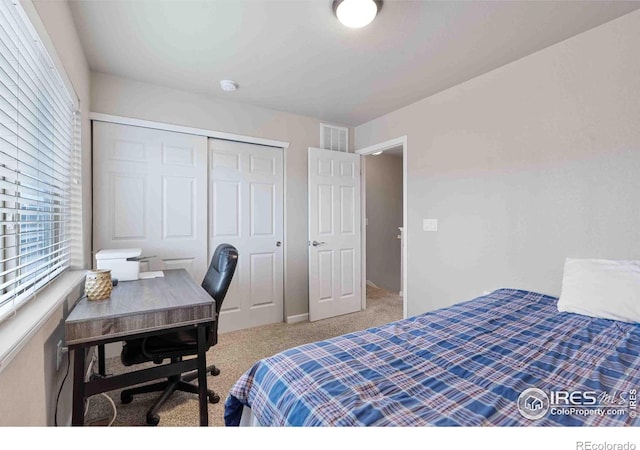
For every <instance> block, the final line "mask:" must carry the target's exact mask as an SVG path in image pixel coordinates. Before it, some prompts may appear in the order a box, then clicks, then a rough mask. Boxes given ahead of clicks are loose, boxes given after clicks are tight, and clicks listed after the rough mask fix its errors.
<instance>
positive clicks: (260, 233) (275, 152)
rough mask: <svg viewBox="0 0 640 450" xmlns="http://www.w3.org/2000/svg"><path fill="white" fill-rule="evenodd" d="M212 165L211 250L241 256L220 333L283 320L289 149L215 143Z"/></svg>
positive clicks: (214, 141) (216, 141)
mask: <svg viewBox="0 0 640 450" xmlns="http://www.w3.org/2000/svg"><path fill="white" fill-rule="evenodd" d="M209 161H210V164H211V173H210V177H209V179H210V190H209V202H210V212H211V217H210V218H209V232H210V236H209V252H210V253H213V252H214V251H215V249H216V247H217V246H218V245H220V244H222V243H229V244H232V245H234V246H235V247H236V248H237V249H238V253H239V257H238V267H237V268H236V273H235V275H234V277H233V281H232V283H231V286H230V288H229V291H228V292H227V295H226V298H225V300H224V303H223V304H222V309H221V313H220V325H219V327H220V330H221V331H231V330H239V329H243V328H249V327H255V326H258V325H266V324H269V323H275V322H282V320H283V316H284V314H283V304H284V301H283V292H284V289H283V285H284V281H283V280H284V239H283V238H284V232H283V231H284V226H283V222H284V208H283V193H284V187H283V186H284V181H283V180H284V167H283V149H281V148H273V147H266V146H262V145H255V144H246V143H241V142H231V141H223V140H218V139H210V140H209Z"/></svg>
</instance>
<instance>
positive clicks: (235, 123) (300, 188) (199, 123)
mask: <svg viewBox="0 0 640 450" xmlns="http://www.w3.org/2000/svg"><path fill="white" fill-rule="evenodd" d="M91 107H92V110H93V111H94V112H99V113H105V114H113V115H118V116H125V117H131V118H136V119H144V120H151V121H157V122H164V123H170V124H175V125H184V126H189V127H194V128H203V129H208V130H214V131H223V132H227V133H235V134H241V135H245V136H253V137H261V138H266V139H274V140H278V141H285V142H289V143H290V146H289V148H288V149H287V150H286V174H285V190H286V194H285V197H286V198H285V201H286V208H287V211H288V213H287V217H286V221H285V227H286V233H287V248H285V252H286V259H287V262H286V265H287V266H286V278H285V287H284V288H285V292H284V296H285V299H284V301H285V306H284V308H285V316H286V317H288V316H295V315H299V314H305V313H307V312H308V283H307V279H308V273H307V272H308V270H307V267H308V256H307V240H308V236H307V235H308V232H307V149H308V147H318V146H319V144H320V121H318V120H317V119H313V118H310V117H303V116H298V115H294V114H288V113H283V112H278V111H273V110H269V109H265V108H259V107H254V106H249V105H245V104H241V103H237V102H232V101H226V100H220V99H216V98H213V97H209V96H206V95H201V94H195V93H189V92H186V91H180V90H176V89H171V88H167V87H162V86H156V85H151V84H147V83H141V82H138V81H134V80H128V79H124V78H119V77H115V76H111V75H106V74H101V73H92V75H91ZM352 134H353V133H350V135H352Z"/></svg>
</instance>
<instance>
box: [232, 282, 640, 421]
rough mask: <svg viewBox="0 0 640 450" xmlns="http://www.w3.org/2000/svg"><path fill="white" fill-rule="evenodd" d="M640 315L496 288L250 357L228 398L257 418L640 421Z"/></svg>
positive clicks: (235, 416)
mask: <svg viewBox="0 0 640 450" xmlns="http://www.w3.org/2000/svg"><path fill="white" fill-rule="evenodd" d="M639 353H640V324H632V323H625V322H618V321H614V320H607V319H597V318H592V317H588V316H583V315H578V314H573V313H567V312H558V310H557V298H555V297H550V296H547V295H543V294H540V293H535V292H529V291H524V290H517V289H499V290H496V291H494V292H492V293H491V294H488V295H485V296H482V297H478V298H475V299H472V300H469V301H465V302H461V303H458V304H456V305H453V306H450V307H447V308H443V309H439V310H436V311H432V312H428V313H425V314H421V315H418V316H415V317H410V318H407V319H403V320H400V321H396V322H391V323H388V324H385V325H382V326H379V327H373V328H369V329H366V330H362V331H359V332H355V333H349V334H345V335H342V336H338V337H335V338H332V339H327V340H323V341H318V342H314V343H310V344H305V345H302V346H298V347H294V348H291V349H288V350H286V351H283V352H281V353H278V354H276V355H274V356H272V357H269V358H265V359H263V360H260V361H258V362H256V363H255V364H254V365H253V366H252V367H251V368H250V369H249V370H248V371H247V372H246V373H245V374H244V375H242V377H241V378H240V379H239V380H238V381H237V382H236V383H235V384H234V386H233V387H232V389H231V390H230V393H229V396H228V398H227V399H226V402H225V424H226V425H227V426H235V425H239V424H240V418H241V416H242V411H243V408H244V407H245V406H246V407H250V408H251V412H252V414H253V416H254V418H255V420H256V421H257V422H258V423H260V424H261V425H263V426H380V427H382V426H405V427H406V426H629V425H632V426H637V425H640V422H639V420H638V418H637V403H636V400H635V399H636V390H637V389H638V388H640V356H639Z"/></svg>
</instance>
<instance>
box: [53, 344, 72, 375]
mask: <svg viewBox="0 0 640 450" xmlns="http://www.w3.org/2000/svg"><path fill="white" fill-rule="evenodd" d="M68 351H69V349H68V348H67V347H65V346H64V344H63V343H62V339H61V340H59V341H58V343H57V344H56V370H60V365H61V364H62V356H63V355H64V354H65V353H67V352H68Z"/></svg>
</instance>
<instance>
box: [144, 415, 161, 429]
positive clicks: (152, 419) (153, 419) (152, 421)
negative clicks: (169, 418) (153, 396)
mask: <svg viewBox="0 0 640 450" xmlns="http://www.w3.org/2000/svg"><path fill="white" fill-rule="evenodd" d="M159 423H160V416H158V415H157V414H147V425H150V426H152V427H155V426H157V425H158V424H159Z"/></svg>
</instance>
